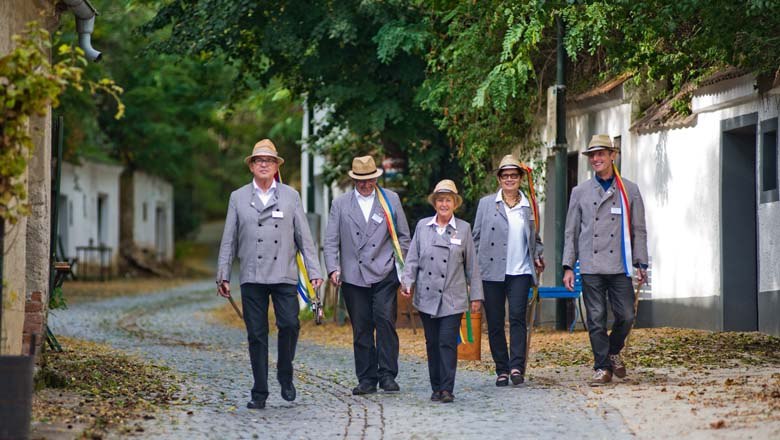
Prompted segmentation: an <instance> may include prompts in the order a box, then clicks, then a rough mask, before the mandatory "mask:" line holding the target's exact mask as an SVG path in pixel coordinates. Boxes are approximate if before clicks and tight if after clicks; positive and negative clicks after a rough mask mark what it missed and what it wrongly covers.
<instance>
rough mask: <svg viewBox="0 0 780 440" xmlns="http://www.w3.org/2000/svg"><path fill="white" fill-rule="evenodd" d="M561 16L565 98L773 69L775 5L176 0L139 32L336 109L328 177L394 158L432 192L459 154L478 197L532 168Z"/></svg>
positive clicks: (756, 0)
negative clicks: (513, 154) (520, 169)
mask: <svg viewBox="0 0 780 440" xmlns="http://www.w3.org/2000/svg"><path fill="white" fill-rule="evenodd" d="M557 17H561V18H563V21H564V22H565V23H566V28H567V34H566V37H565V41H564V43H565V47H566V48H567V50H568V52H569V55H570V57H571V62H570V64H569V67H568V70H567V78H568V81H567V84H568V88H569V92H570V93H574V92H576V91H578V90H584V89H587V88H590V87H593V86H594V85H596V84H598V83H599V82H600V81H603V80H605V79H607V78H610V77H613V76H616V75H623V74H629V75H632V76H633V78H634V81H636V82H637V83H638V84H648V83H652V84H654V85H660V86H661V87H660V88H658V90H660V91H661V94H660V95H659V96H657V97H656V98H657V99H661V98H665V97H668V96H674V95H675V94H677V93H678V92H679V91H680V90H681V89H682V86H683V85H685V84H688V83H692V84H695V83H696V82H697V81H699V80H701V79H702V78H704V77H705V76H707V75H709V74H710V73H712V72H713V71H717V70H718V69H722V68H724V67H727V66H736V67H740V68H744V69H746V70H748V71H751V72H754V73H756V74H759V75H763V74H771V73H774V72H775V71H776V70H777V67H778V66H780V45H778V44H777V43H778V42H780V2H777V1H771V0H738V1H733V0H715V1H704V0H648V1H634V0H579V1H575V0H568V1H524V2H518V1H513V0H484V1H478V2H477V1H473V0H434V1H422V0H406V1H404V0H389V1H379V0H373V1H372V0H363V1H357V0H352V1H350V0H344V1H339V2H333V1H327V0H320V1H311V2H300V1H281V0H276V1H271V0H264V1H263V0H255V1H251V0H245V1H228V0H171V1H169V2H167V3H166V6H165V7H163V8H162V9H161V10H160V12H159V13H158V14H157V16H156V17H155V19H154V20H153V21H152V22H151V23H150V25H149V26H148V28H149V29H157V30H163V29H164V30H165V31H166V32H169V33H170V35H169V38H167V39H166V40H165V41H164V43H163V44H162V47H163V48H164V49H165V50H166V51H169V52H177V53H186V54H200V55H203V56H207V57H211V56H226V57H227V58H228V59H230V60H232V61H234V62H236V67H237V68H238V69H239V71H240V72H241V73H243V75H244V76H252V77H254V78H257V79H259V80H260V81H261V83H267V82H268V81H270V79H271V78H279V79H280V80H281V81H282V82H283V84H284V85H285V86H287V87H289V88H290V90H291V91H292V92H293V93H296V94H297V93H308V96H309V99H310V102H311V103H313V104H315V105H324V106H328V108H331V109H332V113H331V120H330V122H331V126H330V127H328V128H329V129H326V130H324V131H323V133H322V134H323V136H322V137H323V138H325V140H326V141H327V152H328V153H329V154H330V156H331V161H332V162H333V165H334V166H335V168H334V173H333V175H332V176H331V177H335V176H337V175H343V173H342V172H341V171H343V167H344V166H345V164H346V161H347V159H348V158H349V157H351V156H352V155H354V154H359V153H362V152H366V151H385V152H389V153H390V154H391V155H392V154H393V152H394V150H397V149H400V150H401V151H403V152H405V153H406V154H407V155H408V156H409V161H410V171H411V173H410V174H411V175H410V179H409V181H408V184H409V185H410V186H415V185H416V186H417V188H422V187H426V189H427V188H429V187H430V184H431V182H432V180H434V178H436V177H439V176H440V175H442V174H443V172H442V169H438V170H437V169H433V171H431V167H430V164H437V165H439V164H446V165H448V166H449V164H450V163H451V160H452V159H455V160H457V164H458V165H459V168H460V170H458V171H453V167H451V166H450V167H449V169H447V173H448V176H449V177H455V178H458V177H461V176H462V177H463V179H464V182H465V184H466V185H465V186H466V188H465V189H466V194H467V197H468V198H474V197H475V196H477V195H479V194H480V193H481V192H483V191H484V190H485V189H486V185H490V182H491V180H490V177H489V171H490V164H491V163H492V162H493V161H494V160H495V157H496V156H500V155H501V154H505V153H506V152H508V151H510V150H515V149H518V148H519V150H520V153H521V154H520V156H521V159H524V160H532V159H533V157H532V156H531V152H532V151H534V150H536V148H534V146H535V145H537V144H536V143H535V141H534V139H533V136H532V134H533V133H534V127H535V123H536V121H537V120H538V119H537V118H540V117H543V113H542V109H543V108H544V107H543V104H544V99H545V91H546V89H547V87H548V86H550V85H552V84H553V83H554V77H555V75H554V74H555V43H556V18H557ZM687 105H688V103H687V102H686V101H685V100H682V101H681V102H679V103H677V104H675V108H677V109H680V110H683V111H684V110H685V109H686V107H687ZM345 128H348V131H346V132H345V131H339V130H344V129H345ZM461 173H462V174H461ZM414 191H417V189H415V190H414Z"/></svg>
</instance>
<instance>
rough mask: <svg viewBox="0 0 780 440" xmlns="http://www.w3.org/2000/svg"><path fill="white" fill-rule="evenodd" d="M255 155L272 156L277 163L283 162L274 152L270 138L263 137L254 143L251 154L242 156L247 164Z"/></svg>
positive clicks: (274, 146) (274, 147)
mask: <svg viewBox="0 0 780 440" xmlns="http://www.w3.org/2000/svg"><path fill="white" fill-rule="evenodd" d="M257 156H267V157H273V158H274V159H276V163H278V164H279V165H282V164H283V163H284V159H282V157H281V156H279V154H278V153H277V152H276V145H274V143H273V142H271V139H263V140H261V141H259V142H258V143H256V144H255V147H254V148H252V154H250V155H249V156H247V157H245V158H244V163H245V164H247V165H249V161H251V160H252V158H253V157H257Z"/></svg>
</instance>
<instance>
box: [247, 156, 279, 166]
mask: <svg viewBox="0 0 780 440" xmlns="http://www.w3.org/2000/svg"><path fill="white" fill-rule="evenodd" d="M252 163H262V164H266V165H267V164H269V163H276V159H272V158H266V157H255V158H252Z"/></svg>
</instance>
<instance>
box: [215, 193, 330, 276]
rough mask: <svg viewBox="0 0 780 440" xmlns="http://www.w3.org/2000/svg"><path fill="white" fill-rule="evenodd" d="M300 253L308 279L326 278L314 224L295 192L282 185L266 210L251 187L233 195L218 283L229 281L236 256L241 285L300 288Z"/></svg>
mask: <svg viewBox="0 0 780 440" xmlns="http://www.w3.org/2000/svg"><path fill="white" fill-rule="evenodd" d="M299 250H300V251H301V253H302V254H303V261H304V265H305V266H306V271H307V272H308V275H309V279H315V278H322V275H321V273H320V268H319V259H318V258H317V251H316V248H315V247H314V242H313V241H312V238H311V231H310V230H309V224H308V222H307V221H306V215H305V214H304V213H303V206H302V205H301V198H300V196H299V195H298V192H297V191H295V189H293V188H291V187H289V186H287V185H284V184H282V183H277V184H276V190H275V191H274V192H273V195H272V196H271V198H270V199H269V200H268V204H267V205H266V206H263V204H262V202H261V201H260V199H259V198H258V197H257V195H255V193H254V187H253V185H252V183H251V182H250V183H249V184H247V185H244V186H242V187H241V188H239V189H237V190H235V191H233V193H232V194H230V202H229V204H228V211H227V217H226V218H225V230H224V231H223V232H222V242H221V243H220V245H219V259H218V262H217V282H219V281H222V280H224V281H230V271H231V268H232V265H233V257H235V256H237V257H238V259H239V263H240V267H241V272H240V273H241V276H240V282H241V284H244V283H258V284H282V283H283V284H297V283H298V266H297V263H296V262H295V254H296V252H297V251H299Z"/></svg>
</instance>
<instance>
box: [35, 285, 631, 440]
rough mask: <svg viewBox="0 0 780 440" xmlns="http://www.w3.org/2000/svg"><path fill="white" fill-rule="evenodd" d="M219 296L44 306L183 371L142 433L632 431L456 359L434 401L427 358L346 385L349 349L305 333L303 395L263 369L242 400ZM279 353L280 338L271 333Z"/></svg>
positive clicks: (69, 324)
mask: <svg viewBox="0 0 780 440" xmlns="http://www.w3.org/2000/svg"><path fill="white" fill-rule="evenodd" d="M221 301H223V300H222V299H221V298H218V297H217V296H216V295H215V293H214V286H213V283H212V282H203V283H196V284H190V285H187V286H184V287H180V288H175V289H171V290H167V291H164V292H160V293H156V294H152V295H143V296H129V297H121V298H115V299H110V300H104V301H98V302H91V303H83V304H78V305H74V306H72V307H71V308H70V309H68V310H63V311H58V312H56V314H53V315H52V316H51V317H50V325H51V327H52V330H53V331H54V332H55V333H56V334H61V335H67V336H72V337H77V338H83V339H88V340H93V341H97V342H103V343H107V344H109V345H111V346H114V347H116V348H119V349H122V350H124V351H127V352H128V353H131V354H136V355H138V356H140V357H142V358H145V359H148V360H151V361H153V362H156V363H159V364H162V365H167V366H169V367H170V368H171V369H172V370H174V371H176V372H177V373H178V374H179V375H180V377H181V378H182V384H181V385H182V388H183V395H184V396H183V397H184V402H183V403H181V404H177V405H173V406H172V407H171V408H170V409H169V410H167V411H165V412H164V413H161V414H155V418H154V419H151V420H148V421H145V422H144V423H143V429H144V431H143V432H139V433H137V434H134V435H137V436H143V437H148V438H188V439H189V438H261V439H285V440H291V439H308V438H323V439H324V438H349V439H353V438H354V439H359V438H366V439H382V438H384V439H399V438H400V439H407V438H420V439H423V438H425V439H466V438H498V437H504V438H564V437H569V436H572V435H574V436H575V437H576V438H594V439H595V438H610V439H612V438H629V437H632V434H631V433H630V432H629V431H628V429H627V428H626V426H625V424H624V422H623V419H622V418H621V416H620V414H619V413H618V412H617V411H616V410H613V409H611V408H606V409H605V408H604V407H603V406H601V407H597V408H594V407H589V406H588V405H586V398H585V397H584V396H583V395H582V394H580V393H577V392H575V391H572V390H570V389H566V388H563V387H558V386H544V385H541V384H538V383H537V384H534V383H533V382H531V384H529V385H524V386H521V387H519V388H514V389H513V388H511V387H509V388H503V389H499V388H496V387H495V386H494V385H493V380H494V379H493V377H492V376H489V375H485V374H482V373H477V372H471V371H464V370H459V371H458V375H457V378H456V385H455V396H456V401H455V403H454V404H452V405H444V404H435V403H432V402H430V401H429V400H428V399H429V396H430V391H431V390H430V388H429V386H428V380H427V368H426V364H425V361H424V360H420V359H408V358H407V359H402V362H401V366H400V374H399V377H398V382H399V384H400V385H401V392H400V393H395V394H384V393H382V392H380V393H378V394H374V395H370V396H368V397H355V396H352V395H351V392H350V390H351V388H352V387H353V386H354V385H355V378H354V374H353V362H352V353H351V351H349V350H344V349H337V348H331V347H322V346H317V345H313V344H310V343H307V342H305V341H301V342H300V343H299V345H298V351H297V355H296V360H295V367H296V383H295V385H296V388H297V389H298V398H297V400H296V401H294V402H285V401H284V400H282V398H281V397H280V396H279V385H278V383H277V382H276V380H275V369H274V368H273V367H272V368H270V371H269V385H270V392H271V394H270V396H269V398H268V402H267V407H266V409H265V410H261V411H256V410H248V409H246V407H245V404H246V401H247V400H248V397H249V389H250V388H251V386H252V383H251V372H250V367H249V360H248V353H247V348H246V345H247V343H246V335H245V333H244V332H243V331H241V330H236V329H231V328H227V327H223V326H221V325H217V324H212V323H210V322H209V321H208V320H207V319H206V312H207V311H208V310H210V309H212V308H214V307H216V306H218V305H219V304H221ZM269 346H270V347H271V358H272V359H274V352H275V347H276V344H275V340H274V339H273V336H272V337H271V339H270V340H269Z"/></svg>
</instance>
